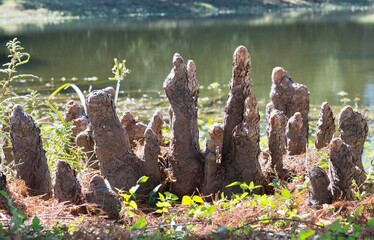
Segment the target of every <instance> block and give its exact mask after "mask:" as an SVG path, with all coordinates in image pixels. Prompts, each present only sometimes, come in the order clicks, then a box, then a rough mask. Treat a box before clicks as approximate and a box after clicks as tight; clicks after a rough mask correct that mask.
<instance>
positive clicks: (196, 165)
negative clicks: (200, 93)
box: [164, 53, 203, 196]
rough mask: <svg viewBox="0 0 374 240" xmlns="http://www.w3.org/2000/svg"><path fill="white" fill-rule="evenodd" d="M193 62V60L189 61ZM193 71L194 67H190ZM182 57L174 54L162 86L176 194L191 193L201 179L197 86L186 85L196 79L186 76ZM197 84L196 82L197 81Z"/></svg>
mask: <svg viewBox="0 0 374 240" xmlns="http://www.w3.org/2000/svg"><path fill="white" fill-rule="evenodd" d="M192 66H193V64H192ZM189 70H190V71H192V70H193V69H189ZM195 75H196V74H192V73H191V72H190V73H188V71H187V66H186V64H185V63H184V60H183V58H182V57H181V56H180V55H179V54H178V53H176V54H174V57H173V68H172V70H171V72H170V74H169V75H168V76H167V78H166V80H165V81H164V90H165V93H166V96H167V97H168V99H169V102H170V130H171V137H170V152H169V161H170V163H171V166H172V170H173V175H174V177H175V179H176V181H175V182H174V183H172V184H171V191H173V192H174V193H176V194H177V195H180V196H183V195H191V194H192V193H193V192H195V191H196V188H197V187H198V186H199V185H200V182H201V181H202V179H203V167H202V166H203V165H202V162H203V161H202V154H201V152H200V147H199V142H198V140H199V135H198V133H199V131H198V124H197V105H196V102H197V100H195V99H194V97H195V96H196V94H197V93H196V90H195V89H192V91H194V92H192V91H191V90H190V88H189V86H191V85H194V84H191V83H190V81H193V79H196V77H194V78H191V77H189V76H195ZM196 84H197V83H196Z"/></svg>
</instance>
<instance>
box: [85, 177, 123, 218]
mask: <svg viewBox="0 0 374 240" xmlns="http://www.w3.org/2000/svg"><path fill="white" fill-rule="evenodd" d="M86 199H87V202H89V203H96V204H97V205H99V207H100V208H101V209H103V210H104V211H105V212H107V213H108V215H109V216H110V217H112V218H116V219H117V218H118V217H119V215H120V211H121V201H120V200H119V196H118V194H117V193H115V192H114V191H113V189H112V187H111V186H110V184H109V182H108V181H107V180H106V179H104V178H103V177H102V176H100V175H97V174H96V175H94V176H93V177H92V178H91V180H90V188H89V191H88V192H87V193H86Z"/></svg>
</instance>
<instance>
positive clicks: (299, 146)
mask: <svg viewBox="0 0 374 240" xmlns="http://www.w3.org/2000/svg"><path fill="white" fill-rule="evenodd" d="M302 127H303V117H302V116H301V114H300V113H299V112H296V113H295V114H294V115H293V116H292V117H291V118H290V119H288V123H287V128H286V136H287V147H288V153H289V155H300V154H303V153H305V152H306V144H307V143H306V140H307V139H306V138H305V137H304V135H303V134H302V132H301V131H302Z"/></svg>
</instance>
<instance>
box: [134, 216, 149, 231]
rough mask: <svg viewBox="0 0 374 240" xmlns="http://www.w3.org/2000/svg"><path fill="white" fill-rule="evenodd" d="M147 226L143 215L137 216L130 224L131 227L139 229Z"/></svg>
mask: <svg viewBox="0 0 374 240" xmlns="http://www.w3.org/2000/svg"><path fill="white" fill-rule="evenodd" d="M146 226H147V221H146V220H145V217H144V216H143V217H141V218H139V219H138V220H137V221H136V222H135V223H134V225H132V226H131V228H132V229H140V228H145V227H146Z"/></svg>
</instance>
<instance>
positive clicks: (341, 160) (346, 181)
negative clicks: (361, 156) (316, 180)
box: [329, 138, 355, 201]
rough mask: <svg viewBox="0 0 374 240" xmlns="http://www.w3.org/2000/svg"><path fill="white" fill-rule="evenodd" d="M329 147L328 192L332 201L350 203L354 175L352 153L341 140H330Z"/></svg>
mask: <svg viewBox="0 0 374 240" xmlns="http://www.w3.org/2000/svg"><path fill="white" fill-rule="evenodd" d="M330 145H331V149H330V169H329V177H330V191H331V192H332V195H333V198H334V201H339V200H348V201H351V200H353V193H352V190H351V185H352V180H353V175H354V173H355V163H354V162H355V160H354V155H353V152H352V150H351V148H350V147H349V146H348V145H347V144H346V143H344V142H343V140H342V139H341V138H334V139H332V140H331V143H330Z"/></svg>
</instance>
